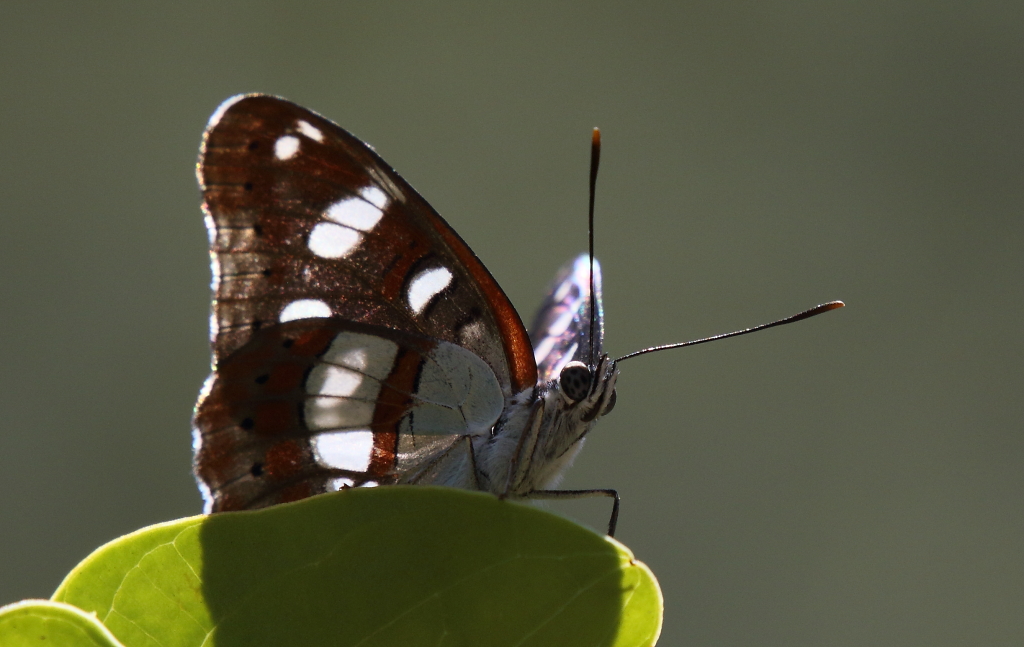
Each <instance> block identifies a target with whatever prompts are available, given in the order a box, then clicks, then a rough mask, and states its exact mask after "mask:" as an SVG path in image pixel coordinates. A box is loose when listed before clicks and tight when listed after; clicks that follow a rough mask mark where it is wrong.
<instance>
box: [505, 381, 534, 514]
mask: <svg viewBox="0 0 1024 647" xmlns="http://www.w3.org/2000/svg"><path fill="white" fill-rule="evenodd" d="M543 408H544V402H543V400H537V401H536V402H534V403H533V408H532V409H531V410H530V418H529V420H527V422H526V431H525V432H524V433H523V434H522V435H521V436H519V442H517V443H516V451H515V453H514V454H512V460H511V461H510V462H509V466H508V476H507V477H506V478H505V489H504V491H502V492H501V494H499V495H498V498H499V499H506V498H508V496H509V494H510V493H511V492H512V488H513V487H514V486H516V485H518V484H519V480H520V475H521V474H525V473H526V471H527V469H528V468H529V465H530V464H529V462H526V463H524V464H523V465H522V469H520V464H519V458H520V457H521V456H523V455H524V452H523V448H524V447H525V446H526V445H527V444H529V445H530V450H529V451H528V452H526V453H525V454H526V455H528V456H529V457H530V458H533V450H534V449H535V448H536V446H537V438H538V436H540V423H541V422H542V421H543V419H544V416H543V415H542V413H541V412H542V409H543Z"/></svg>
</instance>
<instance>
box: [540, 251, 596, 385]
mask: <svg viewBox="0 0 1024 647" xmlns="http://www.w3.org/2000/svg"><path fill="white" fill-rule="evenodd" d="M594 286H595V288H596V290H595V295H596V299H595V301H596V303H597V315H596V319H595V320H594V325H593V330H594V344H593V346H591V344H590V331H591V322H590V256H589V255H587V254H580V255H579V256H577V257H576V258H575V259H573V260H572V261H570V262H569V263H566V264H565V265H564V266H562V268H561V269H560V270H559V271H558V274H556V275H555V280H554V282H553V283H552V285H551V289H550V290H549V292H548V295H547V297H545V299H544V302H543V303H542V304H541V307H540V309H539V310H538V311H537V316H536V317H534V320H533V326H532V327H531V328H530V330H531V333H530V337H531V340H532V342H533V348H534V358H535V361H536V362H537V371H538V376H539V379H540V381H547V380H554V379H556V378H557V377H558V375H559V373H560V372H561V371H562V368H563V367H564V366H565V365H566V364H568V363H569V362H571V361H573V360H576V361H580V362H583V363H584V364H586V365H587V366H590V367H593V366H596V362H597V359H598V358H599V357H600V356H601V352H602V343H603V341H604V309H603V306H602V305H601V265H600V264H599V263H598V262H597V259H594Z"/></svg>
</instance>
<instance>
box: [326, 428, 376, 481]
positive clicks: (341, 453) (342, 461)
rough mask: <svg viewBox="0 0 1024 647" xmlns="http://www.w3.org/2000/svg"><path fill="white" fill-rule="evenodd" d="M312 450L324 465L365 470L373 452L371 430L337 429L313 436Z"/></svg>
mask: <svg viewBox="0 0 1024 647" xmlns="http://www.w3.org/2000/svg"><path fill="white" fill-rule="evenodd" d="M313 451H314V453H315V454H316V458H317V461H318V462H319V463H320V464H321V465H323V466H325V467H333V468H335V469H339V470H351V471H353V472H365V471H366V469H367V468H368V467H370V456H371V454H372V453H373V432H372V431H369V430H359V431H339V432H332V433H325V434H317V435H316V436H313Z"/></svg>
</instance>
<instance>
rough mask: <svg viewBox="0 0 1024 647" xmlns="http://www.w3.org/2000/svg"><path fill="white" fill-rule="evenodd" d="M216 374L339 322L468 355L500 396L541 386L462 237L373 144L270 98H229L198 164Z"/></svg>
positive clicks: (515, 318)
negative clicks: (272, 332) (319, 321)
mask: <svg viewBox="0 0 1024 647" xmlns="http://www.w3.org/2000/svg"><path fill="white" fill-rule="evenodd" d="M197 173H198V177H199V183H200V185H201V187H202V191H203V207H204V210H205V212H206V215H207V227H208V229H209V233H210V255H211V260H212V264H213V275H214V279H213V285H212V288H213V314H212V317H211V343H212V345H213V355H214V366H215V367H219V366H220V364H221V363H222V362H223V361H224V359H225V358H227V357H229V356H230V355H231V353H233V352H234V351H236V350H237V349H238V348H240V347H241V346H242V345H243V344H245V343H246V342H247V341H248V340H249V339H251V338H252V337H253V335H254V334H255V333H256V332H257V331H259V330H260V329H261V328H263V327H265V326H269V325H272V324H275V323H279V322H285V321H289V320H294V319H301V318H307V317H326V316H334V317H340V318H342V319H345V320H349V321H355V322H362V323H368V324H374V325H377V326H382V327H385V328H390V329H394V330H399V331H407V332H411V333H416V334H420V335H423V336H425V337H429V338H433V339H440V340H444V341H446V342H449V343H452V344H456V345H458V346H461V347H463V348H465V349H468V350H469V351H471V352H472V353H474V354H475V355H477V356H478V357H480V358H481V359H483V360H484V362H486V363H487V364H488V365H489V366H490V367H491V369H492V370H493V372H494V375H495V376H496V377H497V379H498V382H499V383H500V385H501V387H502V391H503V392H504V393H505V394H506V395H509V394H510V393H518V392H520V391H522V390H524V389H526V388H529V387H532V386H533V385H534V384H535V383H536V376H537V372H536V365H535V364H534V359H533V353H532V348H531V347H530V342H529V338H528V337H527V334H526V330H525V328H524V326H523V324H522V321H521V320H520V318H519V315H518V314H517V313H516V311H515V309H514V308H513V307H512V305H511V303H510V302H509V301H508V299H507V297H506V296H505V294H504V293H503V292H502V290H501V288H500V287H499V286H498V284H497V283H496V282H495V281H494V279H493V278H492V277H491V275H490V274H489V273H488V271H487V270H486V269H485V268H484V266H483V264H481V263H480V261H479V260H478V259H477V258H476V256H475V255H474V254H473V252H472V251H471V250H470V249H469V247H467V246H466V244H465V243H464V242H463V241H462V239H461V238H459V236H458V235H457V234H456V233H455V232H454V231H453V230H452V229H451V227H449V226H448V225H447V223H445V222H444V220H443V219H442V218H441V217H440V216H439V215H438V214H437V213H436V212H435V211H434V210H433V209H432V208H431V207H430V205H428V204H427V202H426V201H425V200H423V198H421V197H420V196H419V194H417V193H416V191H415V190H413V188H412V187H411V186H409V184H408V183H407V182H405V180H403V179H402V178H401V177H399V175H398V174H397V173H395V171H394V170H392V169H391V168H390V167H389V166H388V165H387V164H386V163H385V162H384V161H383V160H381V158H380V157H378V156H377V154H376V153H374V152H373V151H372V150H371V149H370V148H369V147H368V146H367V145H366V144H364V143H363V142H361V141H359V140H358V139H356V138H355V137H353V136H352V135H351V134H349V133H348V132H346V131H345V130H343V129H341V128H340V127H338V126H337V125H335V124H334V123H332V122H330V121H328V120H326V119H324V118H323V117H320V116H319V115H317V114H315V113H313V112H311V111H309V110H306V109H304V108H301V107H299V106H297V105H295V104H293V103H290V102H288V101H285V100H283V99H279V98H276V97H270V96H261V95H249V96H239V97H235V98H233V99H229V100H228V101H226V102H225V103H224V104H222V105H221V107H220V108H219V109H218V110H217V112H216V113H214V115H213V116H212V117H211V118H210V123H209V126H208V127H207V129H206V133H205V135H204V138H203V145H202V150H201V153H200V159H199V165H198V170H197Z"/></svg>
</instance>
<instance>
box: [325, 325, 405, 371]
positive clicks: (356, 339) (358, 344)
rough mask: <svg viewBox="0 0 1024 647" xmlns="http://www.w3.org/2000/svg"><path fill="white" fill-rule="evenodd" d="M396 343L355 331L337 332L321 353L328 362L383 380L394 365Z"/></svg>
mask: <svg viewBox="0 0 1024 647" xmlns="http://www.w3.org/2000/svg"><path fill="white" fill-rule="evenodd" d="M396 355H398V345H397V344H396V343H395V342H393V341H390V340H388V339H384V338H383V337H376V336H374V335H366V334H363V333H355V332H342V333H339V334H338V336H337V337H335V338H334V341H333V342H331V347H330V348H329V349H328V350H327V352H326V353H324V355H323V358H322V359H323V361H324V362H326V363H328V364H335V365H338V366H344V367H347V368H350V369H352V370H354V371H359V372H360V373H365V374H366V375H369V376H370V377H372V378H374V379H376V380H383V379H385V378H387V376H388V375H390V374H391V370H392V369H393V368H394V366H395V356H396Z"/></svg>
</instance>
